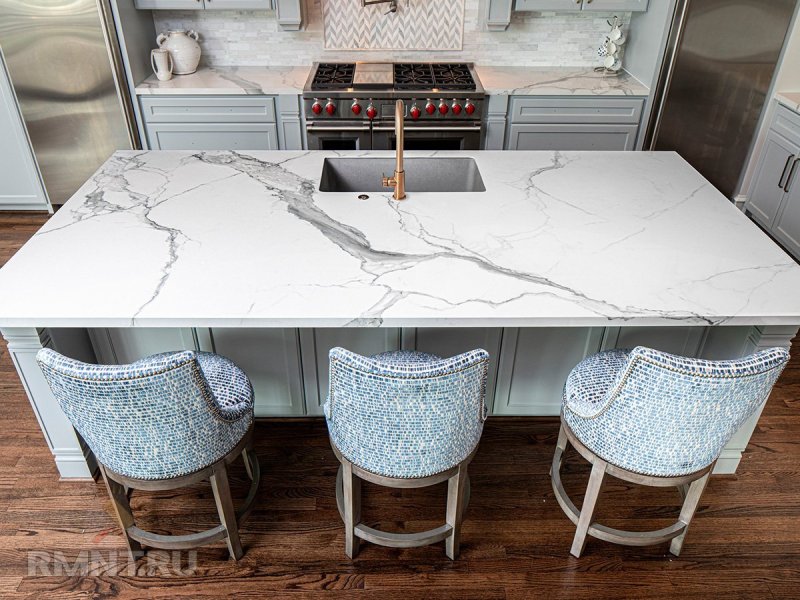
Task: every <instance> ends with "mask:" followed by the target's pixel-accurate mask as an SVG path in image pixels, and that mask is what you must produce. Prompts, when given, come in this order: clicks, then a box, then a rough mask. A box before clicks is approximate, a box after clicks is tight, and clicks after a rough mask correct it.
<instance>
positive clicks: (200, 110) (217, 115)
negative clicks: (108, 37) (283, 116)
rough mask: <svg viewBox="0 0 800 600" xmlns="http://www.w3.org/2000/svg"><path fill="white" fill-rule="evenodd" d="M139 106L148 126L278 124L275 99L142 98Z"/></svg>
mask: <svg viewBox="0 0 800 600" xmlns="http://www.w3.org/2000/svg"><path fill="white" fill-rule="evenodd" d="M177 77H181V76H180V75H178V76H177ZM139 103H140V104H141V107H142V115H143V116H144V119H145V121H147V123H217V124H219V123H240V124H241V123H274V122H275V98H274V97H272V96H172V97H171V96H142V97H141V98H140V99H139Z"/></svg>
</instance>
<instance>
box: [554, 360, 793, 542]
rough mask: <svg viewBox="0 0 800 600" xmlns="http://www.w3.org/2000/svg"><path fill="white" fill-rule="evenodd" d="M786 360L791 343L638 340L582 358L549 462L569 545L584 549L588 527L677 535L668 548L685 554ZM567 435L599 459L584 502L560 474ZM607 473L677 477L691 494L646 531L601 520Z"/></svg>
mask: <svg viewBox="0 0 800 600" xmlns="http://www.w3.org/2000/svg"><path fill="white" fill-rule="evenodd" d="M788 360H789V352H788V350H786V349H785V348H769V349H767V350H762V351H760V352H757V353H756V354H753V355H751V356H748V357H745V358H741V359H736V360H720V361H709V360H701V359H695V358H683V357H680V356H673V355H671V354H666V353H665V352H659V351H658V350H652V349H650V348H644V347H641V346H639V347H636V348H634V349H633V350H631V351H624V350H611V351H608V352H600V353H598V354H595V355H593V356H590V357H588V358H587V359H585V360H584V361H582V362H581V363H580V364H578V366H576V367H575V368H574V369H573V370H572V372H571V373H570V374H569V377H568V378H567V383H566V386H565V387H564V399H563V405H562V410H561V431H560V432H559V435H558V444H557V446H556V451H555V455H554V456H553V466H552V469H551V471H550V475H551V479H552V483H553V491H554V492H555V495H556V499H557V500H558V503H559V504H560V505H561V508H562V509H563V510H564V512H565V513H566V515H567V516H568V517H569V518H570V520H572V522H573V523H575V525H576V526H577V530H576V532H575V538H574V539H573V542H572V549H571V550H570V552H571V554H572V555H573V556H576V557H579V556H580V555H581V553H582V552H583V549H584V547H585V544H586V536H587V535H590V536H592V537H595V538H598V539H601V540H606V541H608V542H614V543H617V544H624V545H628V546H648V545H651V544H659V543H662V542H666V541H670V540H671V544H670V552H672V554H674V555H675V556H678V555H679V554H680V552H681V548H682V546H683V542H684V539H685V538H686V533H687V531H688V529H689V525H690V524H691V521H692V517H693V516H694V513H695V511H696V510H697V505H698V503H699V502H700V496H701V495H702V494H703V490H705V487H706V484H707V483H708V478H709V475H710V474H711V471H712V470H713V468H714V465H715V463H716V461H717V458H718V457H719V455H720V452H722V449H723V448H724V446H725V444H727V443H728V441H729V440H730V439H731V437H732V436H733V434H734V433H736V431H737V430H738V429H739V427H741V425H742V424H743V423H744V421H745V420H747V418H749V417H750V416H751V415H752V414H753V413H754V412H755V411H756V410H757V409H758V408H759V407H760V406H761V405H762V404H763V403H764V402H765V401H766V399H767V397H768V396H769V393H770V391H771V390H772V386H773V385H775V381H776V380H777V379H778V376H779V375H780V374H781V371H783V368H784V367H785V366H786V363H787V362H788ZM568 443H569V444H571V445H572V446H573V447H574V448H575V449H576V450H577V451H578V452H579V453H580V454H581V456H583V457H584V458H585V459H586V460H588V461H589V462H590V463H592V473H591V475H590V476H589V484H588V486H587V488H586V495H585V497H584V500H583V505H582V507H581V510H580V511H579V510H578V509H577V508H576V507H575V504H573V502H572V500H570V498H569V497H568V496H567V494H566V492H565V491H564V487H563V486H562V484H561V475H560V469H561V462H562V458H563V454H564V451H565V450H566V448H567V444H568ZM606 473H608V474H610V475H613V476H614V477H617V478H619V479H623V480H625V481H628V482H631V483H636V484H642V485H650V486H656V487H670V486H676V487H678V490H679V491H680V492H681V495H682V497H683V506H682V508H681V512H680V517H679V518H678V521H677V522H676V523H674V524H672V525H670V526H669V527H665V528H663V529H659V530H657V531H643V532H631V531H622V530H620V529H612V528H611V527H606V526H604V525H600V524H598V523H596V522H593V520H592V519H593V516H594V511H595V506H596V503H597V498H598V496H599V494H600V490H601V487H602V484H603V477H604V476H605V474H606Z"/></svg>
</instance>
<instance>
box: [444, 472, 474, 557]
mask: <svg viewBox="0 0 800 600" xmlns="http://www.w3.org/2000/svg"><path fill="white" fill-rule="evenodd" d="M467 477H468V475H467V464H466V463H463V462H462V463H461V464H460V465H458V472H457V473H456V474H455V475H453V476H452V477H451V478H450V479H448V480H447V524H448V525H450V527H452V528H453V529H452V531H451V533H450V535H449V536H448V537H447V539H446V540H445V542H444V544H445V551H446V552H447V556H448V558H450V560H455V559H456V557H457V556H458V553H459V550H460V544H461V521H462V520H463V517H464V506H465V502H464V495H465V491H466V489H467V485H466V483H467V482H466V479H467Z"/></svg>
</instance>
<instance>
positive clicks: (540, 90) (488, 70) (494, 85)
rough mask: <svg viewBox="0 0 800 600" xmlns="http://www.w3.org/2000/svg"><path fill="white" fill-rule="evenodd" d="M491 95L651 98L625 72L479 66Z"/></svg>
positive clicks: (485, 86)
mask: <svg viewBox="0 0 800 600" xmlns="http://www.w3.org/2000/svg"><path fill="white" fill-rule="evenodd" d="M476 69H477V71H478V77H480V80H481V83H482V84H483V87H484V89H485V90H486V92H487V93H489V94H508V95H510V96H647V95H648V94H649V93H650V91H649V90H648V88H647V87H646V86H645V85H644V84H642V83H641V82H640V81H639V80H638V79H636V78H635V77H633V76H632V75H630V74H629V73H627V72H625V71H621V72H620V74H619V75H605V74H603V73H598V72H597V71H595V70H594V69H593V68H591V67H495V66H484V65H478V66H477V67H476Z"/></svg>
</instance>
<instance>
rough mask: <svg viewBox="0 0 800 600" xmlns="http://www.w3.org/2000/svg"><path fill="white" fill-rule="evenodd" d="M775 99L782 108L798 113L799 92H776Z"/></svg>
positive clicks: (799, 106)
mask: <svg viewBox="0 0 800 600" xmlns="http://www.w3.org/2000/svg"><path fill="white" fill-rule="evenodd" d="M775 99H776V100H777V101H778V102H780V103H781V104H783V105H784V106H786V107H788V108H790V109H792V110H793V111H795V112H798V113H800V92H778V93H777V94H775Z"/></svg>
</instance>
